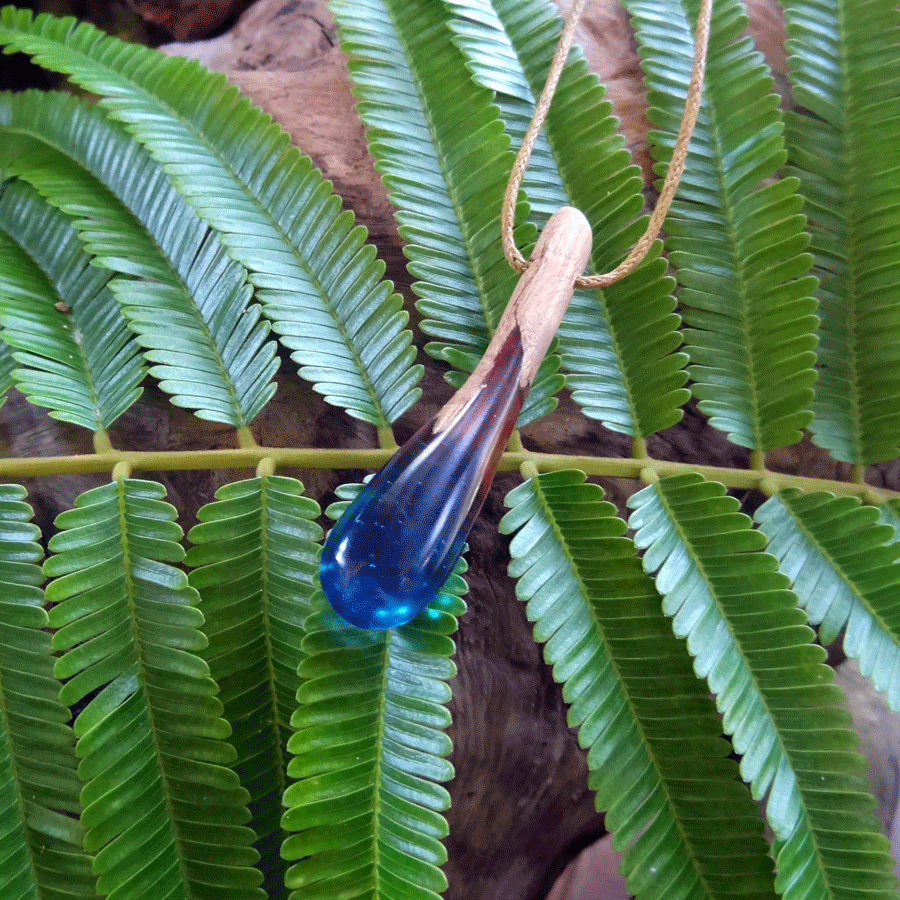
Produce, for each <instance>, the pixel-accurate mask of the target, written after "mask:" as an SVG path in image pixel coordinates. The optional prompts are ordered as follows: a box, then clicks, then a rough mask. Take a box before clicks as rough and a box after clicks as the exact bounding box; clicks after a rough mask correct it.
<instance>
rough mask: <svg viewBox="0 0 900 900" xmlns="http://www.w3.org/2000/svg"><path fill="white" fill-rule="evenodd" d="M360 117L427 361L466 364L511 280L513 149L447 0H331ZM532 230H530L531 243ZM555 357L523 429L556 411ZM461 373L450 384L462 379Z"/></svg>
mask: <svg viewBox="0 0 900 900" xmlns="http://www.w3.org/2000/svg"><path fill="white" fill-rule="evenodd" d="M331 9H332V11H333V12H334V15H335V18H336V19H337V21H338V25H339V26H340V34H341V41H342V46H343V49H344V51H345V52H346V53H347V54H348V56H349V57H350V62H349V71H350V78H351V80H352V81H353V84H354V88H355V93H356V96H357V97H358V98H359V99H360V104H359V107H358V112H359V115H360V118H361V119H362V120H363V122H364V123H365V124H366V125H367V126H368V139H369V149H370V151H371V153H372V155H373V156H374V157H375V160H376V166H377V168H378V170H379V171H380V172H381V173H382V177H383V179H384V183H385V184H386V185H387V188H388V191H389V197H390V199H391V202H392V203H394V205H395V206H396V207H397V212H396V218H397V221H398V223H399V224H400V234H401V235H402V236H403V238H404V239H405V240H406V242H407V244H406V246H405V247H404V252H405V253H406V255H407V257H408V258H409V260H410V262H409V271H410V272H411V273H412V274H413V275H414V276H415V277H416V278H418V279H420V280H419V281H418V282H417V283H416V284H415V285H413V288H414V290H415V291H416V293H417V294H418V295H419V297H420V298H421V299H420V300H419V301H418V302H417V304H416V306H417V307H418V309H419V311H420V312H421V313H422V314H423V315H424V316H425V318H424V319H423V320H422V323H421V327H422V330H423V331H424V332H425V333H426V334H428V335H431V336H433V337H435V338H437V339H438V340H437V341H433V342H431V343H429V344H428V345H427V346H426V348H425V349H426V351H427V352H428V353H429V354H431V355H432V356H434V357H436V358H438V359H443V360H445V361H447V362H449V363H451V364H452V365H454V366H458V367H461V368H463V369H464V370H465V371H470V370H471V369H472V368H474V365H475V363H476V362H477V360H478V359H479V357H480V356H481V354H482V353H483V351H484V350H485V348H486V347H487V345H488V342H489V340H490V337H491V335H492V334H493V332H494V329H495V328H496V326H497V323H498V322H499V320H500V316H501V315H502V313H503V309H504V308H505V306H506V303H507V301H508V300H509V297H510V295H511V294H512V291H513V289H514V288H515V285H516V274H515V272H514V271H513V270H512V269H510V267H509V266H508V265H507V264H506V261H505V259H504V257H503V250H502V247H501V245H500V207H501V204H502V200H503V193H504V190H505V188H506V180H507V177H508V175H509V170H510V168H511V167H512V161H513V156H512V153H511V152H510V150H509V139H508V138H507V137H506V136H505V134H504V132H503V125H502V123H501V122H500V121H499V119H498V117H497V109H496V107H494V106H493V105H492V103H491V94H490V92H489V91H487V90H485V89H484V88H481V87H479V86H478V85H476V84H475V83H474V82H473V81H472V79H471V78H470V76H469V74H468V72H467V71H466V69H465V64H464V59H463V56H462V54H461V53H460V52H459V50H458V49H457V48H456V47H455V46H454V44H453V43H452V41H451V37H452V34H451V32H450V30H449V23H448V19H449V17H448V14H447V11H446V10H445V9H444V7H443V5H442V4H441V3H440V2H428V3H421V2H418V0H414V2H408V0H365V2H364V3H360V2H357V0H353V2H345V0H336V2H333V3H332V4H331ZM533 238H534V229H533V227H531V226H527V225H526V226H523V227H520V228H519V229H518V230H517V239H518V240H519V241H520V242H524V243H527V242H529V241H531V240H533ZM558 366H559V362H558V361H557V360H554V359H553V356H552V354H551V356H550V357H548V359H547V360H545V363H544V365H543V366H542V367H541V370H540V371H539V373H538V376H537V378H536V379H535V384H534V387H533V388H532V390H531V392H530V394H529V396H528V398H527V399H526V401H525V403H524V404H523V407H522V411H521V412H520V414H519V419H518V423H519V425H525V424H527V423H528V422H531V421H533V420H534V419H536V418H538V417H539V416H542V415H544V414H545V413H547V412H549V411H550V410H551V409H553V408H554V407H555V405H556V400H555V399H554V398H553V394H554V393H555V392H556V391H558V390H559V389H560V388H561V387H562V384H563V379H562V378H560V377H559V376H557V375H556V374H555V373H556V370H557V368H558ZM463 377H464V376H463V375H460V373H456V376H455V377H454V376H453V375H451V376H450V377H449V378H448V380H449V381H451V383H453V384H455V385H459V384H460V383H461V381H462V380H463Z"/></svg>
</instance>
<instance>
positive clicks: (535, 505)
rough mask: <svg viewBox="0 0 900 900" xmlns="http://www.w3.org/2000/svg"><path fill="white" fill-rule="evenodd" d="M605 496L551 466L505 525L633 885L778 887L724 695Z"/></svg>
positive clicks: (724, 893)
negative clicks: (718, 698) (679, 633)
mask: <svg viewBox="0 0 900 900" xmlns="http://www.w3.org/2000/svg"><path fill="white" fill-rule="evenodd" d="M601 496H602V490H601V489H600V488H599V487H598V486H597V485H594V484H585V476H584V474H583V473H581V472H576V471H571V470H569V471H560V472H553V473H552V474H546V475H541V476H539V477H538V478H536V479H532V480H530V481H527V482H525V483H524V484H522V485H520V486H519V487H517V488H515V490H513V491H512V492H511V493H510V494H508V495H507V497H506V503H507V505H508V506H510V507H511V509H510V512H508V513H507V514H506V516H505V517H504V518H503V520H502V521H501V523H500V530H501V531H505V532H508V533H509V532H515V535H514V537H513V538H512V540H511V542H510V553H511V555H512V562H511V563H510V567H509V568H510V574H511V575H513V576H514V577H517V578H518V585H517V589H516V592H517V594H518V596H519V597H520V598H521V599H522V600H523V601H527V606H526V612H527V614H528V618H529V620H530V621H531V622H533V623H534V635H535V638H536V639H537V640H539V641H542V642H544V658H545V660H546V662H547V664H548V665H550V666H552V667H553V674H554V678H556V679H557V681H559V682H560V683H561V684H562V686H563V697H564V698H565V700H566V702H567V703H568V704H569V724H570V725H572V726H577V727H578V728H579V734H578V739H579V742H580V743H581V745H582V746H583V747H586V748H587V751H588V754H587V762H588V766H589V768H590V784H591V786H592V787H593V788H594V789H595V790H596V791H597V797H596V802H597V808H598V809H599V810H601V811H603V812H606V813H607V815H606V820H605V824H606V828H607V829H608V830H611V831H613V832H614V838H613V846H614V847H615V849H617V850H620V851H624V856H623V862H622V871H623V874H625V875H626V877H627V878H628V888H629V891H630V892H631V893H632V894H636V895H637V896H638V897H639V898H640V897H643V896H647V897H656V896H662V895H664V894H666V895H668V896H672V897H676V896H677V897H710V898H712V897H723V898H724V897H733V896H734V895H735V894H740V896H741V897H745V898H747V900H749V898H751V897H760V898H762V897H768V898H774V896H775V893H774V890H773V882H774V877H775V876H774V873H773V871H772V863H771V860H770V859H769V858H768V856H767V850H768V848H767V845H766V843H765V841H764V840H763V839H762V836H761V831H762V824H761V822H760V821H759V816H758V813H757V808H756V805H755V804H754V803H753V801H752V800H751V799H750V795H749V793H748V792H747V790H746V788H745V787H744V786H743V785H741V784H740V783H739V782H738V780H737V766H736V765H735V764H734V763H733V762H732V761H731V760H730V759H728V758H727V753H728V752H729V749H730V748H729V745H728V744H727V742H725V741H724V740H722V739H721V726H720V723H719V719H718V717H717V715H716V710H715V707H714V706H713V703H712V701H711V700H710V699H709V697H708V696H707V693H706V690H705V687H704V685H703V683H702V682H701V681H699V680H698V679H697V678H696V677H694V674H693V672H692V671H691V663H690V658H689V656H688V654H687V653H686V652H685V649H684V646H683V644H681V643H680V642H679V641H677V640H676V639H675V637H674V636H673V635H672V629H671V626H670V624H669V622H668V620H667V619H666V617H665V616H664V615H663V613H662V611H661V610H660V600H659V595H658V594H657V592H656V590H655V589H654V587H653V582H652V581H651V579H650V578H649V577H648V576H647V575H645V574H644V572H643V571H642V570H641V566H640V562H639V561H638V559H637V556H636V553H635V548H634V544H633V543H632V542H631V541H630V540H629V539H627V538H625V537H623V536H622V535H623V533H624V531H625V529H626V526H625V523H624V522H623V521H622V520H621V519H619V518H618V516H617V515H616V510H615V507H614V506H613V505H612V504H610V503H605V502H601V500H600V497H601ZM701 796H703V797H704V798H705V801H704V802H703V803H698V802H697V798H698V797H701ZM674 873H678V874H677V876H676V875H674Z"/></svg>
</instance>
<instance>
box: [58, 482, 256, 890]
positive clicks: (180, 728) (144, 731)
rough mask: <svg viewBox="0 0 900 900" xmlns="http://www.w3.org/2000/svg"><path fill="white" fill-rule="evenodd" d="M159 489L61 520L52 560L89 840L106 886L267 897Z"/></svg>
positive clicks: (98, 496)
mask: <svg viewBox="0 0 900 900" xmlns="http://www.w3.org/2000/svg"><path fill="white" fill-rule="evenodd" d="M164 496H165V490H164V488H163V487H162V485H159V484H156V483H154V482H150V481H138V480H132V479H129V480H126V481H123V482H113V483H111V484H107V485H103V486H102V487H99V488H95V489H93V490H90V491H87V492H86V493H84V494H82V495H81V496H80V497H79V498H78V500H77V501H76V505H75V508H74V509H71V510H68V511H66V512H63V513H61V514H60V515H59V517H58V518H57V525H58V527H59V528H60V529H61V531H60V532H59V533H58V534H56V535H54V537H53V538H51V540H50V549H51V550H52V551H54V552H55V554H56V555H55V556H51V557H50V558H49V559H48V560H47V562H46V563H45V565H44V569H45V572H46V573H47V574H48V575H50V576H56V577H55V580H54V581H52V582H51V583H50V585H49V586H48V588H47V599H48V600H49V601H50V602H51V603H54V604H56V605H55V606H54V607H53V609H52V610H51V612H50V624H51V626H53V627H54V628H57V629H58V630H57V632H56V634H55V635H54V638H53V645H54V647H55V648H57V649H59V650H63V651H65V653H64V654H63V656H61V657H60V659H59V660H58V662H57V664H56V674H57V676H58V677H60V678H63V679H65V680H66V681H65V685H64V687H63V689H62V693H61V695H60V696H61V699H62V700H63V702H64V703H67V704H69V705H72V704H76V703H78V704H81V703H82V701H85V700H87V703H86V705H85V706H84V708H83V709H82V711H81V712H80V713H79V714H78V717H77V718H76V719H75V734H76V735H77V736H78V744H77V746H76V752H77V753H78V755H79V756H80V757H81V760H82V761H81V764H80V766H79V775H80V776H81V777H82V779H83V780H84V781H85V782H86V785H85V788H84V790H83V791H82V795H81V800H82V804H83V806H84V809H83V812H82V814H81V822H82V825H83V827H84V829H85V847H86V848H87V849H88V850H89V851H90V852H93V853H94V854H95V858H94V871H95V872H96V873H97V875H98V876H99V877H98V881H97V887H98V890H99V891H100V892H101V893H104V894H107V893H108V894H110V896H111V898H114V900H126V898H134V900H146V898H147V897H148V896H159V897H166V898H173V900H174V898H178V900H195V898H197V900H199V898H209V900H212V898H214V897H215V898H219V897H221V898H228V900H250V898H256V900H263V898H264V896H265V895H264V894H263V892H262V891H261V890H259V888H258V887H257V885H258V884H259V883H260V881H261V880H262V876H261V874H260V873H259V872H258V871H257V870H256V869H254V868H252V865H253V864H254V863H255V862H256V860H257V859H258V854H257V853H256V851H255V850H253V848H252V847H250V846H249V845H250V844H251V843H252V842H253V839H254V835H253V832H252V831H251V830H250V829H249V828H246V827H244V824H243V823H245V822H246V821H247V820H248V819H249V817H250V814H249V812H248V811H247V808H246V806H245V805H244V804H245V803H246V800H247V797H248V795H247V792H246V791H245V790H244V789H243V788H242V787H241V786H240V783H239V780H238V776H237V775H236V774H235V773H234V772H233V771H232V770H231V769H229V768H226V767H227V766H228V765H230V763H232V762H233V760H234V757H235V753H234V750H233V749H232V747H231V746H230V745H229V744H227V743H226V742H225V741H224V740H223V739H224V738H226V737H227V736H228V734H229V727H228V723H227V722H225V721H224V720H223V719H221V718H220V716H221V713H222V704H221V703H220V702H219V700H218V699H217V697H216V696H215V695H216V691H217V688H216V685H215V683H214V682H213V680H212V679H211V678H210V677H209V668H208V666H207V665H206V663H205V662H203V660H201V659H200V658H199V657H198V656H197V651H199V650H201V649H203V647H204V646H205V645H206V639H205V638H204V637H203V635H202V633H201V632H200V631H199V630H198V629H199V627H200V625H201V624H202V622H203V616H202V615H201V613H200V612H199V610H197V609H196V605H197V602H198V598H197V593H196V591H195V590H193V589H192V588H189V587H188V585H187V576H186V575H185V574H184V573H183V572H180V571H179V570H178V569H176V568H175V567H174V565H172V564H173V563H179V562H181V560H182V559H183V556H184V551H183V550H182V549H181V547H180V546H179V544H177V543H176V541H177V540H178V539H179V538H180V537H181V529H180V528H179V527H178V525H177V524H176V523H175V521H174V518H175V509H174V508H173V507H172V506H170V505H169V504H168V503H165V502H164V501H163V499H162V498H163V497H164Z"/></svg>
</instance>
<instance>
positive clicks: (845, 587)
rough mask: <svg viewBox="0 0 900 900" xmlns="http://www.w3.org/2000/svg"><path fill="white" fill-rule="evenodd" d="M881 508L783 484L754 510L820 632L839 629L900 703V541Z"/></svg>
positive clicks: (832, 633)
mask: <svg viewBox="0 0 900 900" xmlns="http://www.w3.org/2000/svg"><path fill="white" fill-rule="evenodd" d="M879 517H880V513H879V510H877V509H876V508H875V507H873V506H862V505H860V503H859V501H858V500H857V499H856V498H855V497H840V498H837V497H834V496H833V495H832V494H820V493H815V494H801V493H800V492H799V491H796V490H784V491H782V492H781V493H780V494H778V495H776V496H774V497H772V498H770V499H769V500H768V501H766V503H764V504H763V505H762V506H761V507H760V508H759V509H758V510H757V511H756V514H755V519H756V521H757V522H759V525H760V528H761V529H762V531H763V533H764V534H765V535H766V537H767V538H768V540H769V552H770V553H772V554H774V555H775V557H777V559H778V563H779V566H778V567H779V569H781V571H782V572H784V574H785V575H787V576H788V578H790V580H791V584H792V585H793V587H794V591H795V592H796V594H797V596H798V597H799V598H800V604H801V606H803V608H804V609H805V610H806V613H807V615H808V616H809V620H810V621H811V622H812V623H813V624H815V625H818V626H819V638H820V640H821V641H822V643H823V644H830V643H831V642H832V641H834V640H835V638H836V637H837V636H838V633H839V632H840V631H841V629H843V628H846V631H845V633H844V642H843V643H844V651H845V652H846V653H847V655H848V656H850V657H852V658H853V659H855V660H856V661H857V662H858V663H859V669H860V672H862V674H863V675H865V676H866V677H868V678H871V679H872V682H873V683H874V685H875V687H876V689H877V690H879V691H881V692H882V693H883V694H884V695H885V697H887V701H888V703H889V704H890V706H891V708H892V709H894V710H897V709H900V627H898V622H897V613H898V610H900V600H898V596H897V594H898V587H900V565H898V562H897V561H898V559H900V544H898V543H897V542H896V541H897V533H896V531H895V530H894V529H893V528H892V527H891V525H890V524H888V523H882V524H879Z"/></svg>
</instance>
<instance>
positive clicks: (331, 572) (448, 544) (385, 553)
mask: <svg viewBox="0 0 900 900" xmlns="http://www.w3.org/2000/svg"><path fill="white" fill-rule="evenodd" d="M521 362H522V348H521V344H520V342H519V334H518V330H517V329H516V330H515V331H514V333H513V334H512V335H511V336H510V339H509V340H508V341H507V342H506V344H505V345H504V347H503V348H502V349H501V351H500V353H498V356H497V361H496V362H495V364H494V366H493V368H492V370H491V372H490V374H489V376H488V378H487V379H486V381H485V384H484V385H483V387H482V389H481V391H480V392H479V393H478V394H477V395H476V396H475V398H474V399H473V400H472V401H471V402H470V403H469V406H468V407H467V408H466V409H465V410H464V411H463V413H462V414H461V415H460V416H459V417H458V419H457V420H456V421H455V422H454V423H453V424H451V425H450V427H448V428H446V429H445V430H444V431H442V432H440V433H439V434H434V432H433V423H429V424H428V425H426V426H424V427H423V428H421V429H420V430H419V431H417V432H416V433H415V434H414V435H413V436H412V437H411V438H410V439H409V440H408V441H407V442H406V443H405V444H404V445H403V446H402V447H401V448H400V449H399V450H398V451H397V452H396V453H395V454H394V456H393V457H392V458H391V459H390V460H389V461H388V462H387V464H386V465H385V466H384V468H382V469H381V471H379V472H378V473H377V474H376V475H375V477H374V478H372V480H371V481H370V482H369V483H368V484H367V485H366V487H365V488H364V489H363V491H362V492H361V493H360V494H359V496H358V497H357V498H356V499H355V500H354V501H353V502H352V503H351V504H350V505H349V506H348V507H347V509H346V511H345V512H344V514H343V515H342V516H341V518H340V520H339V521H338V522H337V524H336V525H335V526H334V528H332V529H331V532H330V534H329V535H328V539H327V540H326V542H325V547H324V549H323V550H322V561H321V563H320V569H319V572H320V576H321V581H322V589H323V590H324V591H325V595H326V597H327V598H328V600H329V602H330V603H331V605H332V606H333V607H334V609H335V611H336V612H337V613H338V614H339V615H340V616H341V617H342V618H343V619H346V621H348V622H350V624H351V625H356V626H357V627H358V628H365V629H369V630H376V629H381V628H392V627H393V626H395V625H403V624H405V623H406V622H409V621H410V620H411V619H414V618H415V617H416V616H417V615H418V614H419V613H420V612H421V611H422V610H423V609H425V607H426V606H428V604H429V603H430V602H431V601H432V600H433V599H434V597H435V596H436V595H437V593H438V591H439V590H440V589H441V586H442V585H443V584H444V582H445V581H446V580H447V578H448V577H449V575H450V573H451V571H452V570H453V567H454V565H455V564H456V561H457V559H458V558H459V555H460V553H461V552H462V548H463V545H464V544H465V541H466V537H467V536H468V534H469V530H470V529H471V527H472V523H473V522H474V520H475V517H476V516H477V515H478V512H479V510H480V509H481V506H482V504H483V503H484V498H485V496H486V495H487V491H488V488H489V487H490V484H491V481H492V480H493V477H494V470H495V469H496V466H497V462H498V460H499V458H500V455H501V454H502V452H503V448H504V447H505V446H506V441H507V440H508V438H509V435H510V432H511V431H512V428H513V425H514V424H515V420H516V416H517V415H518V412H519V409H520V407H521V405H522V400H523V399H524V395H523V392H522V391H521V390H520V389H519V386H518V381H519V373H520V368H521Z"/></svg>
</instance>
